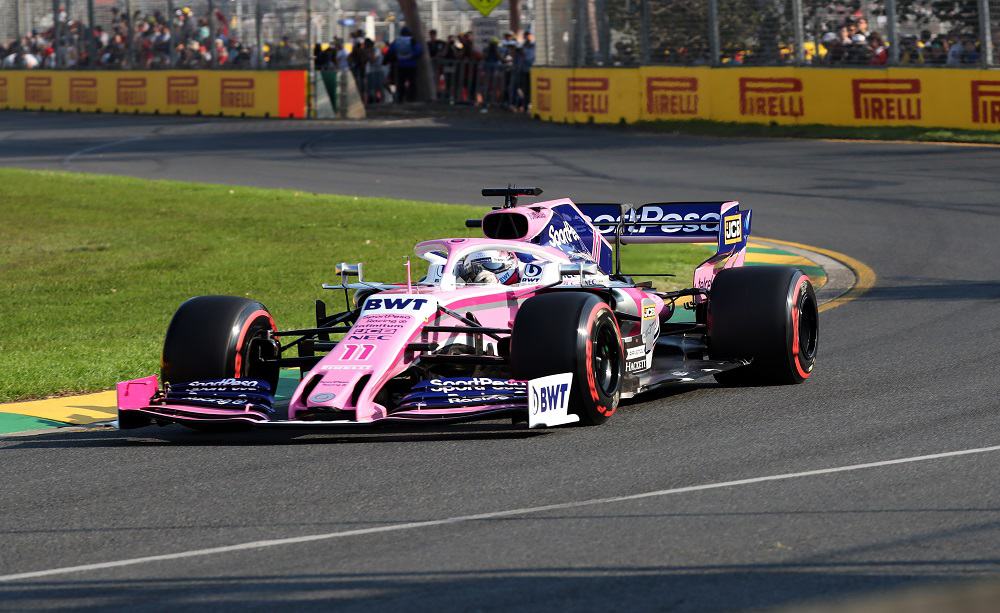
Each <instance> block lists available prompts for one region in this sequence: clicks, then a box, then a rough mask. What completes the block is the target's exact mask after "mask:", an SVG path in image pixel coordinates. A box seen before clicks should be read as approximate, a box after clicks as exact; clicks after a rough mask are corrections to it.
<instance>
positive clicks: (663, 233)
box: [576, 201, 750, 253]
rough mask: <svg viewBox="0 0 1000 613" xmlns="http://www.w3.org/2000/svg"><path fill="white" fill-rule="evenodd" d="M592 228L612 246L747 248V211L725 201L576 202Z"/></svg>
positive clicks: (748, 215)
mask: <svg viewBox="0 0 1000 613" xmlns="http://www.w3.org/2000/svg"><path fill="white" fill-rule="evenodd" d="M576 206H577V207H578V208H579V209H580V211H582V212H583V214H584V216H586V217H587V220H588V221H589V222H590V224H591V225H592V226H594V228H596V229H597V230H598V231H599V232H600V233H601V235H602V236H603V237H604V238H606V239H607V240H608V241H609V242H612V243H614V244H616V245H617V244H622V245H629V244H638V243H717V244H718V252H719V253H732V252H735V251H739V250H741V249H743V248H744V247H746V244H747V240H748V239H749V237H750V209H746V210H740V203H739V202H736V201H728V202H654V203H650V204H644V205H642V206H639V207H635V206H633V205H630V204H614V203H576Z"/></svg>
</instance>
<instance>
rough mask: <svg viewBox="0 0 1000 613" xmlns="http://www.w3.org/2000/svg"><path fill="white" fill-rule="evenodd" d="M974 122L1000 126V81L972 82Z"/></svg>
mask: <svg viewBox="0 0 1000 613" xmlns="http://www.w3.org/2000/svg"><path fill="white" fill-rule="evenodd" d="M972 122H973V123H989V124H1000V81H973V82H972Z"/></svg>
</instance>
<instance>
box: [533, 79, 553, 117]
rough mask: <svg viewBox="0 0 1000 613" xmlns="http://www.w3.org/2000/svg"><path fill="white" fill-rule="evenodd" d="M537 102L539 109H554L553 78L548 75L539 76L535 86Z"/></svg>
mask: <svg viewBox="0 0 1000 613" xmlns="http://www.w3.org/2000/svg"><path fill="white" fill-rule="evenodd" d="M535 102H536V103H537V104H538V110H539V111H545V112H549V111H551V110H552V79H550V78H548V77H538V82H537V85H536V87H535Z"/></svg>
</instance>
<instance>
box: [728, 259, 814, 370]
mask: <svg viewBox="0 0 1000 613" xmlns="http://www.w3.org/2000/svg"><path fill="white" fill-rule="evenodd" d="M818 345H819V309H818V305H817V302H816V291H815V290H814V289H813V285H812V282H811V281H810V280H809V277H807V276H806V275H805V274H803V272H802V271H801V270H799V269H797V268H792V267H788V266H759V267H749V268H729V269H726V270H723V271H721V272H719V274H718V275H717V276H716V277H715V280H714V281H713V282H712V289H711V294H710V296H709V347H710V355H711V357H712V359H716V360H752V361H751V363H750V365H749V366H745V367H743V368H738V369H735V370H730V371H726V372H723V373H719V374H717V375H715V379H716V380H717V381H718V382H719V383H722V384H724V385H754V384H777V385H781V384H791V383H802V382H803V381H805V380H806V379H808V378H809V376H810V375H811V374H812V370H813V367H814V366H815V364H816V350H817V347H818Z"/></svg>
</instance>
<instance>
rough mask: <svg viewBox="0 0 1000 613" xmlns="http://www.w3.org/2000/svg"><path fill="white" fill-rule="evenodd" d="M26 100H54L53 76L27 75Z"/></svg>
mask: <svg viewBox="0 0 1000 613" xmlns="http://www.w3.org/2000/svg"><path fill="white" fill-rule="evenodd" d="M24 100H25V102H35V103H47V102H52V77H25V79H24Z"/></svg>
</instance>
